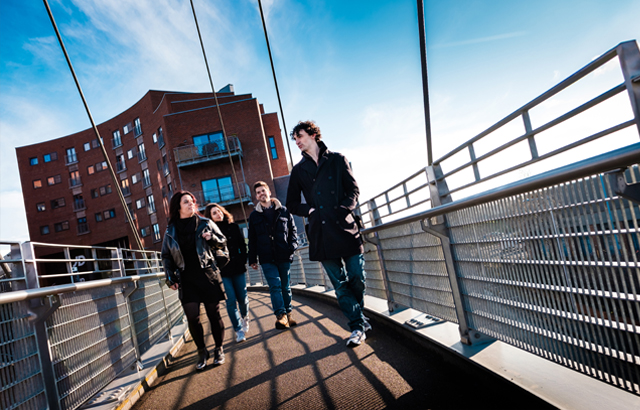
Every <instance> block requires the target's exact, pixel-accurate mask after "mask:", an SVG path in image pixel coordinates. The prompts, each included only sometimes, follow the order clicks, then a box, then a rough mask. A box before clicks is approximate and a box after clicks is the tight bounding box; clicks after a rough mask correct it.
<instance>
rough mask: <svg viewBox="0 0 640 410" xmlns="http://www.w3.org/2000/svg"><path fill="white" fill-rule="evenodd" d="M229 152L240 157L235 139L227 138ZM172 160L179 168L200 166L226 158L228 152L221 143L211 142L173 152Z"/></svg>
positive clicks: (238, 141) (239, 145) (240, 152)
mask: <svg viewBox="0 0 640 410" xmlns="http://www.w3.org/2000/svg"><path fill="white" fill-rule="evenodd" d="M228 140H229V152H230V153H231V156H234V155H242V145H241V144H240V140H239V139H238V138H236V137H229V138H228ZM173 152H174V159H175V161H176V164H177V165H178V166H179V167H187V166H190V165H195V164H200V163H203V162H209V161H217V160H219V159H222V158H227V157H228V156H229V152H227V149H226V147H224V144H222V142H220V143H215V142H211V143H209V144H204V145H187V146H184V147H178V148H176V149H174V150H173Z"/></svg>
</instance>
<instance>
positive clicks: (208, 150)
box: [193, 132, 226, 157]
mask: <svg viewBox="0 0 640 410" xmlns="http://www.w3.org/2000/svg"><path fill="white" fill-rule="evenodd" d="M193 145H195V146H196V149H197V150H198V155H201V156H205V157H206V156H209V155H215V154H218V153H220V152H224V150H225V149H226V146H225V144H224V137H223V136H222V133H221V132H216V133H213V134H206V135H198V136H196V137H193Z"/></svg>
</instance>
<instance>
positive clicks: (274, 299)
mask: <svg viewBox="0 0 640 410" xmlns="http://www.w3.org/2000/svg"><path fill="white" fill-rule="evenodd" d="M260 266H262V272H263V273H264V277H265V279H267V283H268V284H269V293H270V294H271V306H272V307H273V313H275V315H276V316H279V315H281V314H283V313H290V312H291V285H290V283H289V282H290V280H289V268H291V263H289V262H280V263H261V264H260Z"/></svg>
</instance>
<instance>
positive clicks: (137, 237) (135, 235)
mask: <svg viewBox="0 0 640 410" xmlns="http://www.w3.org/2000/svg"><path fill="white" fill-rule="evenodd" d="M43 1H44V5H45V7H46V8H47V13H48V14H49V19H51V24H52V25H53V29H54V30H55V32H56V36H57V37H58V42H59V43H60V47H61V48H62V52H63V53H64V57H65V59H66V60H67V64H68V65H69V70H71V75H72V76H73V81H75V83H76V87H77V88H78V93H80V98H82V103H83V104H84V108H85V110H86V111H87V115H88V116H89V121H91V126H92V127H93V132H95V134H96V138H97V139H98V144H100V149H101V150H102V155H104V159H105V161H106V162H107V167H108V168H109V172H110V173H111V179H112V180H113V185H115V189H116V192H117V193H118V198H120V202H121V203H122V207H123V208H124V212H125V214H126V215H129V226H130V227H131V231H132V232H133V238H134V239H135V241H136V244H137V245H138V248H139V249H140V250H143V249H144V247H143V246H142V240H141V239H140V235H138V230H137V229H136V226H135V225H134V224H133V218H132V215H131V214H130V213H129V207H128V206H127V201H125V199H124V195H123V194H122V189H121V188H120V181H118V177H117V176H116V173H115V171H114V170H113V165H111V161H109V156H108V155H107V150H106V148H105V147H104V144H103V142H102V137H101V136H100V132H98V127H97V126H96V123H95V121H94V120H93V116H92V115H91V111H90V110H89V105H88V104H87V100H86V99H85V98H84V93H83V92H82V87H80V82H79V81H78V77H77V76H76V72H75V70H74V69H73V65H72V64H71V59H70V58H69V54H67V49H66V48H65V46H64V43H63V42H62V37H61V36H60V31H59V30H58V25H57V24H56V20H55V19H54V18H53V13H52V12H51V8H50V7H49V2H48V1H47V0H43Z"/></svg>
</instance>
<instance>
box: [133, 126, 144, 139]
mask: <svg viewBox="0 0 640 410" xmlns="http://www.w3.org/2000/svg"><path fill="white" fill-rule="evenodd" d="M133 135H135V136H136V137H139V136H141V135H142V127H141V126H140V125H136V126H135V127H133Z"/></svg>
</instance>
